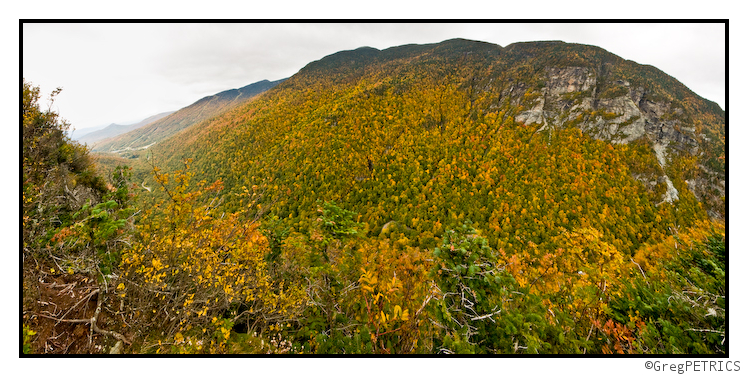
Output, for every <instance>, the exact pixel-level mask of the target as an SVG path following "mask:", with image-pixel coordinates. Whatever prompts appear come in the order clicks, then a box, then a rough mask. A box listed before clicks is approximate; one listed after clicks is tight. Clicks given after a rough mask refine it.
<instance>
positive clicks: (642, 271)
mask: <svg viewBox="0 0 748 377" xmlns="http://www.w3.org/2000/svg"><path fill="white" fill-rule="evenodd" d="M631 263H633V264H635V265H636V267H639V272H641V273H642V277H644V280H647V275H644V270H642V266H640V265H639V263H636V262H634V258H631Z"/></svg>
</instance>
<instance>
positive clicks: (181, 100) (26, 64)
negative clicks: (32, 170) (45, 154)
mask: <svg viewBox="0 0 748 377" xmlns="http://www.w3.org/2000/svg"><path fill="white" fill-rule="evenodd" d="M451 38H467V39H473V40H480V41H485V42H491V43H495V44H498V45H501V46H507V45H509V44H511V43H514V42H524V41H537V40H562V41H564V42H573V43H583V44H591V45H595V46H599V47H602V48H604V49H606V50H608V51H610V52H612V53H614V54H616V55H618V56H620V57H622V58H624V59H629V60H633V61H636V62H637V63H640V64H650V65H653V66H655V67H657V68H659V69H661V70H663V71H664V72H665V73H667V74H669V75H671V76H673V77H675V78H676V79H678V80H680V81H681V82H682V83H684V84H685V85H686V86H688V87H689V88H690V89H691V90H693V91H694V92H696V93H697V94H699V95H700V96H702V97H704V98H707V99H709V100H712V101H715V102H717V103H718V104H719V105H720V106H721V107H722V108H723V109H724V107H725V26H724V24H721V23H711V24H709V23H685V24H677V23H664V24H663V23H651V24H647V23H644V24H630V23H629V24H611V23H603V24H596V23H582V24H571V23H560V24H559V23H556V24H553V23H550V24H544V23H531V24H522V23H448V24H427V23H404V24H403V23H401V24H382V23H369V24H361V23H332V24H324V23H301V24H288V23H270V24H261V23H249V24H233V23H228V24H227V23H184V24H179V23H159V24H147V23H97V24H84V23H25V24H24V25H23V39H22V43H23V44H22V49H23V65H22V72H23V76H24V77H25V78H26V79H27V80H29V81H31V82H32V83H33V84H34V85H36V86H40V87H41V89H42V91H43V93H48V92H50V91H51V90H52V89H54V88H57V87H62V88H63V91H62V94H60V95H59V97H58V98H57V100H56V102H55V109H56V110H57V111H59V113H60V114H61V115H62V116H63V118H65V119H67V120H68V121H70V123H71V124H72V125H73V127H74V128H75V129H77V130H79V132H86V131H85V130H84V129H85V128H90V127H98V126H103V125H108V124H110V123H118V124H130V123H135V122H138V121H140V120H142V119H144V118H146V117H149V116H151V115H155V114H157V113H160V112H164V111H175V110H179V109H180V108H183V107H185V106H188V105H190V104H192V103H193V102H195V101H197V100H198V99H200V98H202V97H204V96H207V95H211V94H215V93H217V92H220V91H223V90H227V89H233V88H238V87H242V86H245V85H248V84H251V83H253V82H256V81H260V80H263V79H268V80H271V81H272V80H278V79H281V78H286V77H289V76H291V75H293V74H295V73H296V72H298V71H299V70H300V69H301V68H303V67H304V66H305V65H306V64H308V63H309V62H311V61H314V60H319V59H321V58H322V57H324V56H326V55H330V54H332V53H335V52H337V51H341V50H350V49H355V48H358V47H361V46H370V47H375V48H378V49H385V48H388V47H392V46H398V45H403V44H408V43H419V44H422V43H436V42H441V41H443V40H446V39H451ZM44 101H45V102H44V103H46V96H45V99H44Z"/></svg>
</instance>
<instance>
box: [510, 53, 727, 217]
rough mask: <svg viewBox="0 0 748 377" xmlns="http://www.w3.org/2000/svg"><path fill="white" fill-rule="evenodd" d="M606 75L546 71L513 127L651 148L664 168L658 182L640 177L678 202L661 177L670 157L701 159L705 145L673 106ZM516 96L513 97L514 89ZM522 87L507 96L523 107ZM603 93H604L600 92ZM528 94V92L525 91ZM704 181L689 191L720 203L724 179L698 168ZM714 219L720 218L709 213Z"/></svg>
mask: <svg viewBox="0 0 748 377" xmlns="http://www.w3.org/2000/svg"><path fill="white" fill-rule="evenodd" d="M604 72H605V69H600V70H597V69H593V68H588V67H573V66H572V67H564V68H557V67H548V68H546V69H545V70H544V80H543V81H544V83H545V85H544V86H543V87H541V88H538V89H537V90H535V91H534V92H532V91H531V92H530V95H529V96H528V95H527V94H525V95H524V96H523V97H524V98H525V99H527V98H528V97H529V98H531V100H530V103H526V104H525V105H526V106H525V107H529V108H530V109H529V110H526V111H522V112H520V113H519V114H517V115H516V116H515V121H517V122H520V123H524V124H528V125H529V124H540V125H542V127H541V128H540V129H539V130H538V132H541V131H545V130H549V129H553V128H557V127H569V126H575V127H578V128H580V129H581V130H582V131H583V132H584V133H586V134H588V135H590V136H592V137H594V138H597V139H602V140H607V141H609V142H611V143H614V144H628V143H630V142H633V141H636V140H640V139H643V140H644V141H645V142H646V143H647V144H648V145H650V146H651V148H652V151H653V153H655V155H656V157H657V161H658V162H659V164H660V166H661V167H662V171H663V174H662V175H661V176H642V177H638V179H639V180H640V181H642V182H643V183H645V184H646V185H650V186H652V183H654V184H656V183H657V182H664V183H665V185H666V187H667V189H666V191H665V194H664V195H663V198H662V200H663V202H673V201H675V200H678V199H679V195H678V190H677V189H676V188H675V187H674V185H673V183H672V181H671V179H670V177H669V176H668V175H667V174H665V173H664V171H666V170H667V167H668V166H669V164H670V158H671V156H672V155H674V154H681V155H683V154H685V155H690V156H699V155H700V154H702V149H703V148H702V145H701V144H702V143H700V142H699V141H702V142H706V141H708V137H707V136H706V135H705V134H699V133H697V131H696V126H695V125H694V124H693V123H691V122H690V119H689V118H688V117H687V116H686V113H685V111H684V109H683V108H681V107H678V106H677V105H675V104H674V103H673V101H667V100H661V99H659V100H658V99H655V98H651V97H650V96H649V93H648V91H647V89H646V88H644V87H642V86H633V85H631V83H630V82H629V81H626V80H615V81H612V82H606V86H607V87H606V88H601V85H600V84H601V81H610V80H609V78H608V77H605V74H604ZM517 88H519V89H520V90H519V91H517V90H516V89H517ZM523 89H525V88H524V87H523V86H522V85H518V86H515V87H514V88H512V89H510V90H508V92H507V93H505V94H507V95H513V97H514V98H515V100H516V101H517V102H518V103H521V102H522V99H521V98H520V97H519V94H521V93H518V92H522V91H523ZM603 91H605V92H603ZM525 93H527V91H525ZM699 168H700V169H701V170H702V171H703V173H704V174H703V177H694V178H693V179H690V180H687V181H686V183H687V186H688V189H689V190H690V191H691V192H692V193H693V194H694V195H695V196H696V197H697V198H699V199H700V200H701V201H712V202H718V201H720V200H721V199H720V198H721V197H724V195H725V180H724V174H723V173H722V174H721V173H719V172H717V171H713V170H711V169H709V168H707V167H706V166H704V165H699ZM710 214H711V215H712V216H713V217H721V215H719V214H718V213H717V212H715V211H711V212H710Z"/></svg>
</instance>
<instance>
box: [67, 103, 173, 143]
mask: <svg viewBox="0 0 748 377" xmlns="http://www.w3.org/2000/svg"><path fill="white" fill-rule="evenodd" d="M171 113H173V111H166V112H163V113H160V114H156V115H153V116H150V117H148V118H145V119H143V120H141V121H140V122H138V123H134V124H127V125H122V124H116V123H112V124H110V125H108V126H106V127H104V128H102V129H97V130H94V131H91V132H86V133H83V134H81V135H80V136H78V135H73V139H74V140H77V141H79V142H81V143H84V144H89V145H93V144H95V143H96V142H98V141H100V140H104V139H107V138H110V137H115V136H117V135H122V134H124V133H127V132H130V131H132V130H135V129H138V128H140V127H143V126H145V125H147V124H149V123H152V122H155V121H157V120H159V119H161V118H163V117H165V116H167V115H169V114H171Z"/></svg>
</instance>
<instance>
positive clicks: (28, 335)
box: [21, 325, 36, 354]
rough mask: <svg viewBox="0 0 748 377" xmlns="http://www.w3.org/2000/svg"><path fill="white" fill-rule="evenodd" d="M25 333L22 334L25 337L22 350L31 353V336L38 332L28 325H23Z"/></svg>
mask: <svg viewBox="0 0 748 377" xmlns="http://www.w3.org/2000/svg"><path fill="white" fill-rule="evenodd" d="M22 331H23V334H22V335H21V336H22V337H23V343H22V350H21V351H22V352H23V353H24V354H28V353H31V338H32V337H33V336H34V335H36V332H35V331H34V330H31V328H29V327H28V326H26V325H23V327H22Z"/></svg>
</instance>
